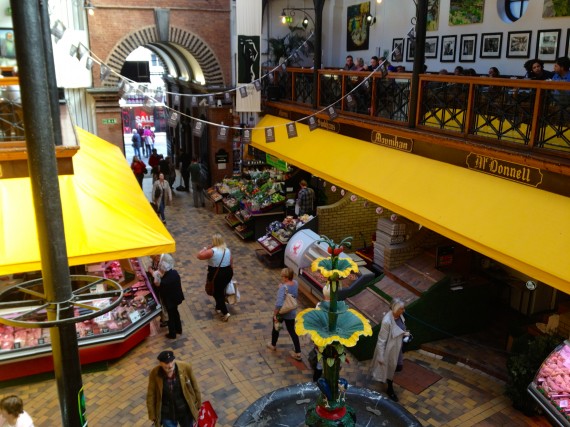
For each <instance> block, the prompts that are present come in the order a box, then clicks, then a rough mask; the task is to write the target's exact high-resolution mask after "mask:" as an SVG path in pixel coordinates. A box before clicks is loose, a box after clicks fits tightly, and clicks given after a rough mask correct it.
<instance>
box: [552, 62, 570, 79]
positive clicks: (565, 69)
mask: <svg viewBox="0 0 570 427" xmlns="http://www.w3.org/2000/svg"><path fill="white" fill-rule="evenodd" d="M569 70H570V58H568V57H567V56H561V57H560V58H558V59H557V60H556V61H554V75H553V76H552V80H554V81H563V82H570V72H569Z"/></svg>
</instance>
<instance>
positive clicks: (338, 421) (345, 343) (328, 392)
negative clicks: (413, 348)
mask: <svg viewBox="0 0 570 427" xmlns="http://www.w3.org/2000/svg"><path fill="white" fill-rule="evenodd" d="M351 240H352V238H351V237H347V238H345V239H343V240H342V241H341V242H340V244H335V243H334V241H332V240H331V239H329V238H327V237H326V236H321V239H320V240H319V241H318V242H317V243H326V244H327V245H328V253H329V254H330V256H328V257H322V258H317V259H315V260H314V261H313V263H312V265H311V269H312V270H313V271H317V270H318V271H319V272H320V273H321V274H322V275H323V276H324V277H325V278H327V281H328V283H327V285H326V286H328V287H329V292H330V301H321V302H320V303H319V304H318V305H317V307H316V308H308V309H305V310H303V311H301V312H300V313H299V314H297V317H296V319H295V331H296V332H297V334H298V335H307V334H308V335H309V336H310V337H311V339H312V341H313V342H314V344H315V347H316V349H317V358H318V361H319V362H320V363H321V364H322V366H323V376H322V377H321V378H320V379H319V380H318V381H317V383H316V387H315V385H313V384H312V383H306V384H297V385H294V386H290V387H284V388H282V389H279V390H275V391H274V392H272V393H269V394H267V395H266V396H263V397H262V398H260V399H259V400H258V401H256V402H254V403H253V404H252V405H251V406H250V407H249V408H248V409H247V410H246V411H245V412H244V413H243V414H242V415H241V416H240V417H239V418H238V419H237V421H236V422H235V423H234V427H246V426H256V427H262V426H274V425H284V426H308V427H353V426H359V425H367V426H372V425H390V426H400V425H401V426H421V424H420V423H419V422H418V421H417V420H416V419H415V418H414V417H413V416H412V415H411V414H409V413H408V412H407V411H406V410H405V409H404V408H403V407H402V406H401V405H399V404H397V403H395V402H392V401H391V400H389V399H387V398H386V397H385V396H383V395H381V394H379V393H376V392H373V391H371V390H367V389H363V388H359V387H349V384H348V382H347V380H346V379H344V378H340V369H341V363H344V362H345V360H346V352H345V349H346V347H354V346H355V345H356V343H357V342H358V339H359V338H360V336H371V335H372V328H371V327H370V323H369V321H368V320H367V319H365V318H364V317H363V316H362V315H361V314H360V313H358V312H357V311H356V310H353V309H350V308H348V306H347V304H346V303H345V302H344V301H338V300H337V292H338V290H339V286H340V281H341V279H344V278H345V277H348V275H349V274H351V273H353V272H358V266H357V265H356V263H355V262H354V261H352V259H350V258H348V257H346V258H341V257H340V254H341V253H342V252H343V251H344V247H350V246H351ZM325 294H326V292H325ZM347 400H350V401H351V404H353V406H349V405H347V403H346V402H347ZM300 404H304V405H305V413H304V420H303V419H302V414H301V413H300V411H299V410H298V405H300ZM357 418H358V419H359V423H360V422H364V424H359V423H357Z"/></svg>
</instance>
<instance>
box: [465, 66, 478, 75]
mask: <svg viewBox="0 0 570 427" xmlns="http://www.w3.org/2000/svg"><path fill="white" fill-rule="evenodd" d="M465 75H466V76H471V77H477V71H475V69H473V68H468V69H466V70H465Z"/></svg>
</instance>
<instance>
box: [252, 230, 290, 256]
mask: <svg viewBox="0 0 570 427" xmlns="http://www.w3.org/2000/svg"><path fill="white" fill-rule="evenodd" d="M257 243H259V245H260V246H261V247H262V248H263V249H264V250H265V252H267V254H269V255H273V254H274V253H276V252H279V251H282V250H283V249H284V248H285V246H284V245H283V243H281V242H280V241H279V240H278V239H276V238H275V237H273V236H272V235H265V236H261V237H260V238H259V239H257Z"/></svg>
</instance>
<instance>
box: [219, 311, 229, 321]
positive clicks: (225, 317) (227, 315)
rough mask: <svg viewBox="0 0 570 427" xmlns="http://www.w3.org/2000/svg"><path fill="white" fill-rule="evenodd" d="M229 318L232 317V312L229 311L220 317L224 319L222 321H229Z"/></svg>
mask: <svg viewBox="0 0 570 427" xmlns="http://www.w3.org/2000/svg"><path fill="white" fill-rule="evenodd" d="M229 318H230V313H227V314H222V317H221V318H220V319H221V320H222V322H227V321H228V319H229Z"/></svg>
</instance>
